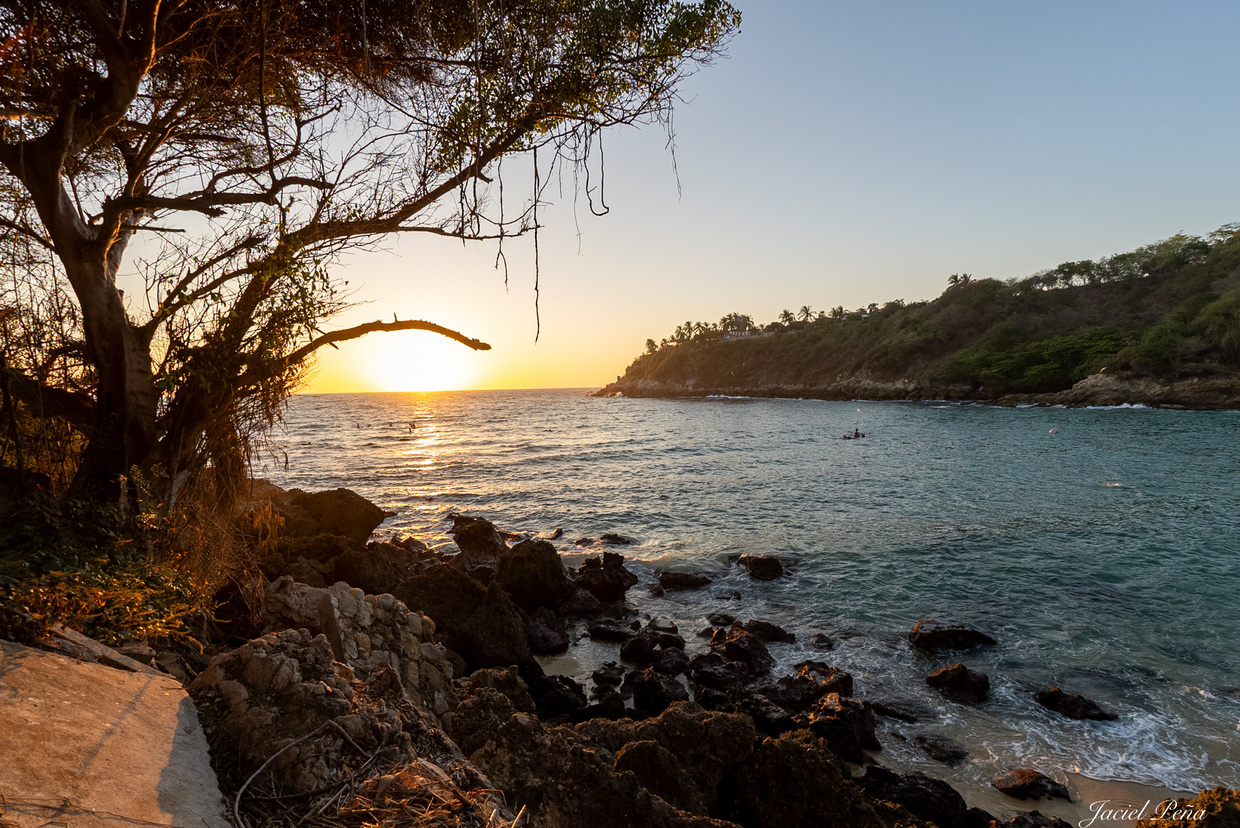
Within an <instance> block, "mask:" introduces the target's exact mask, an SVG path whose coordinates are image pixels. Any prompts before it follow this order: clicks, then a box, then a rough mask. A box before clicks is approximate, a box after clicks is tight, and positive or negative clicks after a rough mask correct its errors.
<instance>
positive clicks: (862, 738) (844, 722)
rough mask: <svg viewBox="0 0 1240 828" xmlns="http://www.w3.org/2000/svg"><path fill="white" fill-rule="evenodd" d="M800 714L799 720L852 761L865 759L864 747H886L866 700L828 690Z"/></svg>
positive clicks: (839, 753)
mask: <svg viewBox="0 0 1240 828" xmlns="http://www.w3.org/2000/svg"><path fill="white" fill-rule="evenodd" d="M796 718H797V723H798V724H801V725H802V726H804V727H808V728H809V729H810V730H812V731H813V732H814V733H815V734H816V735H818V736H821V737H822V738H823V739H825V740H826V742H827V745H828V746H829V747H830V748H831V750H832V751H833V752H834V753H835V754H836V755H838V756H839V757H840V758H841V759H845V760H847V761H849V762H861V761H863V760H864V758H865V754H864V753H863V751H866V750H882V745H881V744H879V741H878V737H877V736H876V735H875V734H874V726H875V724H874V712H873V711H872V710H871V709H870V706H869V704H867V703H866V702H864V701H859V700H857V699H850V698H848V697H846V696H841V695H840V694H839V693H828V694H827V695H825V696H823V697H822V698H821V699H819V700H818V701H816V702H815V703H814V704H813V706H812V707H810V709H809V710H808V711H806V712H805V713H802V714H800V715H799V716H797V717H796Z"/></svg>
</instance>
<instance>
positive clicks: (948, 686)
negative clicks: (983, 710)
mask: <svg viewBox="0 0 1240 828" xmlns="http://www.w3.org/2000/svg"><path fill="white" fill-rule="evenodd" d="M926 684H928V685H930V686H931V687H933V688H934V689H935V690H938V691H939V693H940V694H941V695H942V696H943V698H945V699H949V700H951V701H955V702H961V703H963V704H979V703H981V702H984V701H986V696H987V695H988V694H989V693H990V678H989V677H988V676H987V675H986V674H985V673H979V672H977V671H976V670H970V669H969V668H968V667H965V666H964V665H963V664H959V663H957V664H953V665H951V666H950V667H944V668H943V669H942V670H936V671H934V672H933V673H931V674H930V675H928V676H926Z"/></svg>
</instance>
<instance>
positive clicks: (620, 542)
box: [598, 532, 633, 546]
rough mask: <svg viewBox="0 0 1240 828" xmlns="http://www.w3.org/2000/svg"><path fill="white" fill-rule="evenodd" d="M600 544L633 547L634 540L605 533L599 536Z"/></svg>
mask: <svg viewBox="0 0 1240 828" xmlns="http://www.w3.org/2000/svg"><path fill="white" fill-rule="evenodd" d="M598 539H599V543H606V544H610V545H612V546H632V545H633V539H632V538H626V537H625V536H624V535H617V534H616V533H615V532H604V533H603V534H601V535H599V536H598Z"/></svg>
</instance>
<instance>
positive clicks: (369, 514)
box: [288, 489, 387, 546]
mask: <svg viewBox="0 0 1240 828" xmlns="http://www.w3.org/2000/svg"><path fill="white" fill-rule="evenodd" d="M288 499H289V503H290V504H291V505H292V507H294V508H296V509H300V510H302V511H303V512H304V513H305V514H306V515H307V516H308V517H309V518H310V520H312V521H313V522H314V524H315V531H314V534H320V535H322V534H326V535H342V536H343V537H346V538H348V539H349V540H350V541H351V542H352V543H354V544H357V545H358V546H363V545H365V543H366V541H367V540H369V538H370V535H371V533H372V532H374V531H375V529H376V528H377V527H378V526H379V524H380V523H382V522H383V520H384V518H385V517H387V514H386V513H385V512H384V511H383V510H382V509H380V508H379V507H378V506H376V505H375V504H373V503H371V502H370V501H369V500H367V499H366V498H364V497H362V496H361V495H359V494H358V493H357V492H353V491H350V490H349V489H332V490H331V491H326V492H303V491H301V490H300V489H292V490H291V491H289V492H288Z"/></svg>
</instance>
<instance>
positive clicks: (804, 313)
mask: <svg viewBox="0 0 1240 828" xmlns="http://www.w3.org/2000/svg"><path fill="white" fill-rule="evenodd" d="M799 316H800V319H801V321H802V322H808V321H809V320H811V319H813V318H814V312H813V311H812V310H811V309H810V306H809V305H802V306H801V313H800V314H799Z"/></svg>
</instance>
